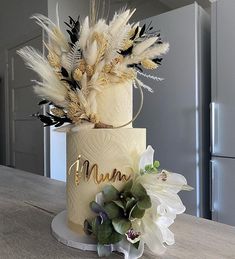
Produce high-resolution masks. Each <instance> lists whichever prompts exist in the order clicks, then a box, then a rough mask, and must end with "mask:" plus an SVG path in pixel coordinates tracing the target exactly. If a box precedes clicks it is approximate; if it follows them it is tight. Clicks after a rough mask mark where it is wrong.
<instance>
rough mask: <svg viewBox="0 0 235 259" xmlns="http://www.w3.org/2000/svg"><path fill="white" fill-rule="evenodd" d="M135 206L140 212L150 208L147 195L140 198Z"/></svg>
mask: <svg viewBox="0 0 235 259" xmlns="http://www.w3.org/2000/svg"><path fill="white" fill-rule="evenodd" d="M137 206H138V208H139V209H141V210H146V209H149V208H151V206H152V203H151V200H150V197H149V196H148V195H146V196H144V197H141V198H140V200H139V201H138V202H137Z"/></svg>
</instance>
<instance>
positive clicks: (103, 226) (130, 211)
mask: <svg viewBox="0 0 235 259" xmlns="http://www.w3.org/2000/svg"><path fill="white" fill-rule="evenodd" d="M102 194H103V198H104V203H103V204H98V203H97V202H95V201H92V202H91V203H90V208H91V210H92V211H93V212H94V213H96V216H95V217H94V218H92V219H87V220H85V222H84V231H85V233H87V234H89V235H94V236H95V237H96V239H97V242H98V246H97V249H98V254H99V256H107V255H109V254H110V253H111V249H110V245H111V244H116V243H118V242H120V241H121V240H122V239H123V238H126V236H128V233H131V235H130V237H129V238H131V237H132V236H133V231H132V221H133V220H135V219H140V218H142V217H143V216H144V214H145V210H146V209H149V208H150V207H151V206H152V204H151V200H150V197H149V195H148V194H147V192H146V190H145V188H144V187H143V186H142V185H141V184H140V183H135V182H133V180H130V181H128V182H127V183H126V185H125V186H124V188H123V189H122V190H121V191H118V190H117V189H116V188H115V187H114V186H113V185H107V186H105V187H104V189H103V191H102ZM140 234H141V233H138V235H140ZM134 236H135V240H136V241H135V240H133V242H131V243H134V244H133V245H135V247H137V248H138V241H139V240H138V239H137V238H136V235H134Z"/></svg>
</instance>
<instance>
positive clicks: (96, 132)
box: [67, 84, 146, 234]
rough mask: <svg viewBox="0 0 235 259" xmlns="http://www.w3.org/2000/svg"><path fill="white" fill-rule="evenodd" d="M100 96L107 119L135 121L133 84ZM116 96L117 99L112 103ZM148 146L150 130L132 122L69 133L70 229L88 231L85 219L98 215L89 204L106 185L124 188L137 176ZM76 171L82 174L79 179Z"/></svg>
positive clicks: (103, 117) (82, 232) (108, 122)
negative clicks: (127, 124) (133, 113)
mask: <svg viewBox="0 0 235 259" xmlns="http://www.w3.org/2000/svg"><path fill="white" fill-rule="evenodd" d="M106 91H107V92H106ZM103 93H104V94H103ZM102 95H104V96H102ZM98 98H99V100H98V102H97V109H98V110H99V111H100V112H99V114H100V116H101V117H102V121H103V122H105V123H107V124H110V125H116V126H119V125H122V124H125V123H126V122H128V121H131V120H132V106H133V104H132V86H131V85H130V84H129V85H126V86H125V85H124V86H123V85H117V86H115V85H112V86H109V88H107V90H105V91H104V92H102V94H100V96H99V97H98ZM113 99H114V100H115V101H114V102H113V103H111V101H110V100H113ZM101 111H102V112H101ZM106 111H107V112H106ZM145 149H146V129H140V128H132V126H131V125H129V126H126V127H125V128H118V129H115V128H114V129H86V128H84V129H80V130H78V131H77V132H70V133H67V172H68V173H67V213H68V214H67V217H68V226H69V228H70V229H72V230H73V231H75V232H78V233H80V234H85V233H84V231H83V224H84V221H85V219H88V218H91V217H92V216H94V215H93V213H92V211H91V210H90V207H89V203H90V202H91V201H93V200H95V196H96V194H97V193H99V192H101V191H102V190H103V188H104V186H105V185H108V184H112V185H114V186H115V187H116V188H117V189H119V190H120V189H121V188H122V187H123V186H124V184H125V183H126V182H127V181H128V180H130V179H131V178H133V176H134V174H135V173H136V172H137V171H138V162H139V159H140V155H141V154H142V153H143V152H144V150H145ZM78 163H79V165H78ZM78 167H79V169H78ZM76 173H79V175H77V177H78V178H79V179H77V182H76V179H75V178H76Z"/></svg>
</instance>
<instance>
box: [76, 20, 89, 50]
mask: <svg viewBox="0 0 235 259" xmlns="http://www.w3.org/2000/svg"><path fill="white" fill-rule="evenodd" d="M89 33H90V28H89V17H88V16H87V17H86V18H85V20H84V22H83V24H82V29H81V34H80V39H79V43H80V46H81V49H82V50H83V51H84V50H85V48H86V44H87V39H88V37H89Z"/></svg>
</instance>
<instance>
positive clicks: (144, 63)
mask: <svg viewBox="0 0 235 259" xmlns="http://www.w3.org/2000/svg"><path fill="white" fill-rule="evenodd" d="M141 65H142V66H143V67H144V68H145V69H156V68H157V67H158V64H157V63H155V62H153V61H152V60H151V59H144V60H142V61H141Z"/></svg>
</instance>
